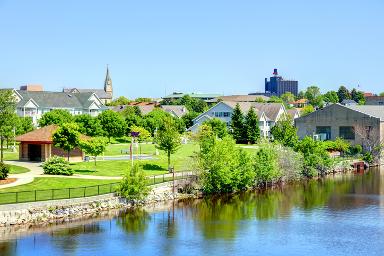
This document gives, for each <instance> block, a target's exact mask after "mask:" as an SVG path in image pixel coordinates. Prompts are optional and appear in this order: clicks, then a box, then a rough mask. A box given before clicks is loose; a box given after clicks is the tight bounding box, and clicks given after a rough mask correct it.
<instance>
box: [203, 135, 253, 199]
mask: <svg viewBox="0 0 384 256" xmlns="http://www.w3.org/2000/svg"><path fill="white" fill-rule="evenodd" d="M211 139H213V142H212V143H211V145H210V147H204V148H205V151H201V152H200V154H199V157H198V165H199V168H200V169H201V171H202V176H201V178H202V186H203V190H204V192H205V193H208V194H214V193H228V192H233V191H237V190H241V189H244V188H248V187H251V186H252V185H253V181H254V172H253V167H252V164H251V163H252V162H251V159H250V157H249V155H248V154H247V152H244V151H243V150H241V149H239V148H238V147H236V144H235V141H234V140H233V139H232V138H231V137H229V136H227V137H224V138H223V139H222V140H218V139H215V138H212V137H209V140H211ZM202 141H204V143H206V142H207V141H206V140H202Z"/></svg>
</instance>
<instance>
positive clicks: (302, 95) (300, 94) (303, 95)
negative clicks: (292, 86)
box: [296, 91, 305, 100]
mask: <svg viewBox="0 0 384 256" xmlns="http://www.w3.org/2000/svg"><path fill="white" fill-rule="evenodd" d="M304 98H305V92H304V91H300V92H299V94H297V97H296V99H298V100H301V99H304Z"/></svg>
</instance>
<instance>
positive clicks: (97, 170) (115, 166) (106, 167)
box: [71, 144, 199, 176]
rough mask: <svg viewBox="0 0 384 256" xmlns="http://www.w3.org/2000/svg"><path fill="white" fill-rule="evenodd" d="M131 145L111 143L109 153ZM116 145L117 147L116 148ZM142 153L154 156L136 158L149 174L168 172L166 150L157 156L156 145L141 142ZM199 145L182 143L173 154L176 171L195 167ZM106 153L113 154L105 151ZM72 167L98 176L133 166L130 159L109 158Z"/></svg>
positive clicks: (117, 174) (118, 171)
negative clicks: (194, 159) (141, 158)
mask: <svg viewBox="0 0 384 256" xmlns="http://www.w3.org/2000/svg"><path fill="white" fill-rule="evenodd" d="M127 146H128V147H129V145H121V144H118V145H109V147H108V148H109V149H108V153H113V152H115V153H116V152H118V153H119V155H120V149H121V148H122V147H127ZM114 147H116V149H115V148H114ZM141 147H142V154H151V155H153V157H154V158H156V159H152V160H135V162H136V163H139V164H140V165H141V166H142V167H143V169H144V171H145V172H146V174H147V175H159V174H163V173H166V172H168V163H167V156H166V154H165V152H163V151H161V150H159V155H158V156H155V155H154V153H155V145H153V144H141ZM198 150H199V146H198V145H197V144H185V145H182V146H181V147H180V148H179V150H178V151H177V152H176V153H175V154H173V155H172V156H171V165H172V166H174V167H175V171H176V172H178V171H187V170H192V168H193V161H192V160H193V159H192V157H193V156H194V154H195V152H198ZM105 155H111V154H107V153H105ZM71 166H72V168H73V169H74V170H75V173H78V174H85V175H87V174H88V175H98V176H122V175H123V174H124V173H125V172H126V171H127V170H128V169H129V168H130V166H131V162H130V160H108V161H97V164H96V167H95V165H94V163H93V162H92V161H90V162H79V163H72V164H71Z"/></svg>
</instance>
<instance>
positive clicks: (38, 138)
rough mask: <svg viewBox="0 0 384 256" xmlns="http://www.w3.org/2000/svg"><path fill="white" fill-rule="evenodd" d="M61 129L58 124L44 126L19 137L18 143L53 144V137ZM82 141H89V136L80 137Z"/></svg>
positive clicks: (17, 138)
mask: <svg viewBox="0 0 384 256" xmlns="http://www.w3.org/2000/svg"><path fill="white" fill-rule="evenodd" d="M57 129H59V126H58V125H56V124H52V125H48V126H44V127H42V128H40V129H36V130H33V131H31V132H28V133H25V134H23V135H19V136H17V137H16V141H19V142H34V143H41V144H51V143H52V142H53V140H52V135H53V134H54V133H55V132H56V131H57ZM80 137H81V139H85V140H87V139H89V137H88V136H85V135H82V134H81V135H80Z"/></svg>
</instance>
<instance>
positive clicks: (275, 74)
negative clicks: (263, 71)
mask: <svg viewBox="0 0 384 256" xmlns="http://www.w3.org/2000/svg"><path fill="white" fill-rule="evenodd" d="M273 75H274V76H277V75H279V73H277V68H275V69H273Z"/></svg>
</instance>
